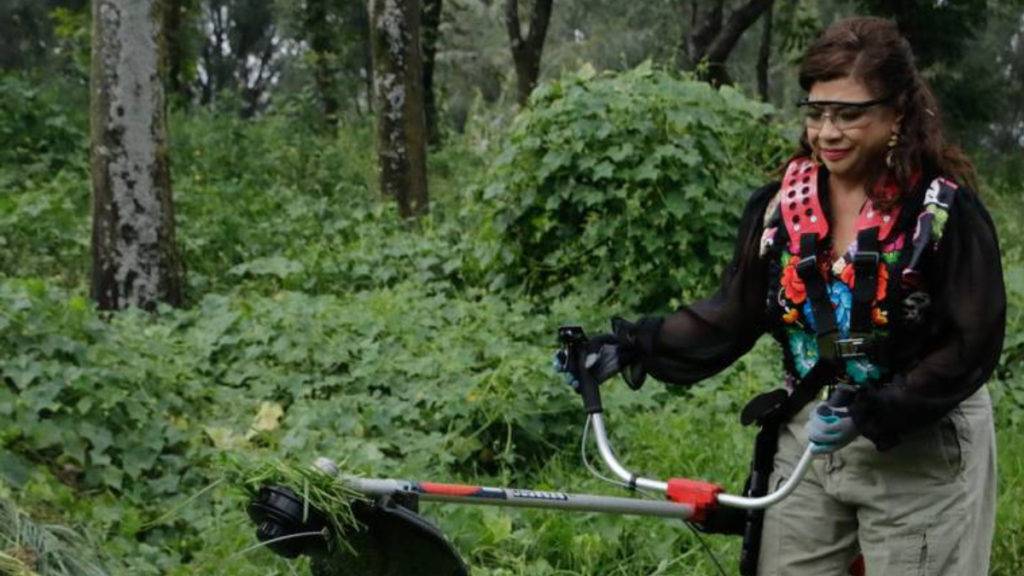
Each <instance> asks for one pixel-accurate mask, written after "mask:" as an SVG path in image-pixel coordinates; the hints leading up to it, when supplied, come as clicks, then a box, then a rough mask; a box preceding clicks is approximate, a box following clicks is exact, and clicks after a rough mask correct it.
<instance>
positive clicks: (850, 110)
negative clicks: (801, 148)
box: [805, 76, 899, 181]
mask: <svg viewBox="0 0 1024 576" xmlns="http://www.w3.org/2000/svg"><path fill="white" fill-rule="evenodd" d="M877 98H878V96H876V95H875V94H872V93H871V91H870V90H868V87H867V86H865V85H864V84H863V83H861V82H860V81H859V80H855V79H853V78H851V77H849V76H847V77H844V78H838V79H835V80H829V81H828V82H816V83H815V84H814V85H812V86H811V90H810V93H809V94H808V95H807V101H808V103H809V104H810V105H809V106H805V113H806V117H805V127H806V130H807V141H808V142H809V143H810V144H811V148H812V149H813V150H814V152H815V154H816V155H817V156H818V157H819V158H820V159H821V161H822V162H823V163H824V164H825V166H826V167H827V168H828V170H829V172H831V173H832V174H834V175H836V176H840V177H843V178H844V179H849V180H854V181H856V180H864V181H867V180H868V179H869V178H871V177H872V175H873V174H874V173H875V172H876V171H877V170H880V169H881V168H882V166H883V165H884V162H885V152H886V150H887V148H888V146H887V144H888V142H889V138H890V137H892V134H893V133H894V132H896V131H897V128H898V121H899V119H898V117H897V115H896V112H895V110H893V108H892V107H891V106H889V105H887V104H885V103H880V104H876V105H873V106H868V107H856V106H852V107H844V106H842V105H841V104H840V103H850V104H858V103H864V102H870V101H872V100H876V99H877ZM814 102H822V103H823V104H821V105H819V106H815V105H814ZM826 102H833V103H835V104H824V103H826Z"/></svg>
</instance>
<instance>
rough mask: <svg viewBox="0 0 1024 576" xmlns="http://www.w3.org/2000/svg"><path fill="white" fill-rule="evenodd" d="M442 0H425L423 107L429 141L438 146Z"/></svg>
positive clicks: (439, 138)
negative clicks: (437, 76) (436, 90)
mask: <svg viewBox="0 0 1024 576" xmlns="http://www.w3.org/2000/svg"><path fill="white" fill-rule="evenodd" d="M441 5H442V0H424V2H423V108H424V113H425V114H426V118H427V141H428V142H430V144H431V145H433V146H437V145H438V144H440V143H441V134H440V132H439V131H438V126H437V99H436V98H435V94H434V58H435V56H437V40H438V37H439V36H440V33H439V28H440V26H441Z"/></svg>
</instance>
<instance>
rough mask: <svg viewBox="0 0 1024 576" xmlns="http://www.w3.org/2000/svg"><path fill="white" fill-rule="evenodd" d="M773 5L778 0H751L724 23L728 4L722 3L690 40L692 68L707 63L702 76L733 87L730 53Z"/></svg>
mask: <svg viewBox="0 0 1024 576" xmlns="http://www.w3.org/2000/svg"><path fill="white" fill-rule="evenodd" d="M773 2H774V0H747V2H746V3H744V4H743V5H742V6H740V7H739V8H736V9H735V10H733V11H732V12H731V13H730V14H729V18H728V20H723V18H724V13H723V5H724V2H723V1H722V0H718V2H716V4H715V7H714V8H713V9H712V10H711V11H710V12H708V13H707V15H706V16H705V18H704V21H703V22H702V23H701V25H700V27H699V28H697V29H696V30H695V31H694V32H693V34H692V35H691V37H690V40H689V48H690V64H691V66H693V67H695V68H698V69H700V64H702V63H703V64H704V65H705V68H704V69H703V70H702V71H701V76H702V77H703V78H704V79H705V80H707V81H708V82H710V83H711V84H713V85H715V86H720V85H722V84H731V83H732V78H731V77H730V76H729V71H728V69H727V68H726V60H727V59H728V58H729V54H731V53H732V51H733V49H734V48H735V47H736V43H737V42H739V39H740V37H741V36H743V33H744V32H745V31H746V30H747V29H748V28H750V27H751V26H752V25H753V24H754V22H756V21H757V19H758V18H760V17H761V14H763V13H764V12H765V10H768V9H770V8H771V6H772V3H773Z"/></svg>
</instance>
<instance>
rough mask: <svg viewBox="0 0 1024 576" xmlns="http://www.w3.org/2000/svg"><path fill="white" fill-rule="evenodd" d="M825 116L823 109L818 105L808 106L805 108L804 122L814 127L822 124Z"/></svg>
mask: <svg viewBox="0 0 1024 576" xmlns="http://www.w3.org/2000/svg"><path fill="white" fill-rule="evenodd" d="M823 118H824V114H823V110H822V109H821V108H819V107H817V106H808V107H807V108H805V109H804V124H806V125H807V126H810V127H812V128H817V127H818V126H821V123H822V120H823Z"/></svg>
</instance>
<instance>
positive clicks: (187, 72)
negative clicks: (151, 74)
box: [161, 0, 199, 105]
mask: <svg viewBox="0 0 1024 576" xmlns="http://www.w3.org/2000/svg"><path fill="white" fill-rule="evenodd" d="M161 4H162V7H163V12H164V13H163V24H162V25H163V30H164V37H165V38H167V41H166V53H167V79H166V82H167V95H168V99H170V98H171V97H172V96H176V97H177V103H178V104H185V105H187V104H188V103H189V102H191V101H192V80H193V78H194V76H195V54H194V52H193V48H192V47H193V43H192V41H191V38H192V35H193V34H195V32H194V31H193V30H192V27H194V26H195V24H196V17H197V12H198V9H199V8H198V4H197V0H164V1H163V2H162V3H161Z"/></svg>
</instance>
